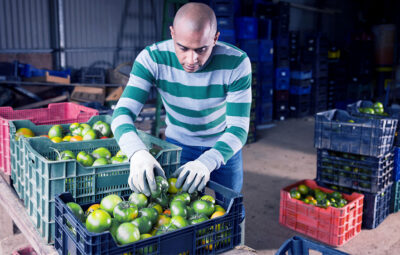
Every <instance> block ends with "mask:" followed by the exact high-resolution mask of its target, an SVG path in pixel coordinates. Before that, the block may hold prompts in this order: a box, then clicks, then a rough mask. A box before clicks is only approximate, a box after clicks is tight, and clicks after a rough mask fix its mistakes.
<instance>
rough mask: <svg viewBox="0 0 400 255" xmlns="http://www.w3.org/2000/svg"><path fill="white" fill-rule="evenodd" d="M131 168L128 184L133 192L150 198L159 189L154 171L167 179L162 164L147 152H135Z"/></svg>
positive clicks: (131, 160)
mask: <svg viewBox="0 0 400 255" xmlns="http://www.w3.org/2000/svg"><path fill="white" fill-rule="evenodd" d="M130 162H131V167H130V173H129V179H128V184H129V187H130V188H131V190H133V191H134V192H136V193H143V194H145V195H146V196H148V197H149V196H150V195H151V193H150V191H152V192H155V191H156V189H157V185H156V180H155V177H154V171H155V172H156V175H161V176H162V177H163V178H166V177H165V173H164V170H163V169H162V168H161V165H160V163H158V161H157V160H156V159H155V158H154V157H153V156H152V155H151V154H150V153H149V152H148V151H147V150H139V151H137V152H135V153H134V154H133V155H132V157H131V159H130Z"/></svg>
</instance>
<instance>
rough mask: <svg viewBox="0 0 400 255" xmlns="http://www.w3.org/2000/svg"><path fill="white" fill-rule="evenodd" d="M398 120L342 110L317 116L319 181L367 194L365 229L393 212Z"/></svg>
mask: <svg viewBox="0 0 400 255" xmlns="http://www.w3.org/2000/svg"><path fill="white" fill-rule="evenodd" d="M397 122H398V120H397V119H393V118H365V117H363V116H355V115H351V114H350V113H348V112H347V111H344V110H338V109H334V110H329V111H325V112H320V113H317V114H316V116H315V140H314V145H315V147H316V148H317V149H318V150H317V151H318V152H317V153H318V157H317V181H318V182H319V183H321V184H322V185H327V186H329V187H330V188H334V189H338V190H339V191H342V192H346V191H348V192H350V191H357V192H360V193H362V194H364V207H363V220H362V225H363V227H364V228H368V229H372V228H376V227H377V226H378V225H379V224H380V223H381V222H382V221H383V220H384V219H385V218H386V217H387V216H388V214H389V209H390V198H391V191H392V183H393V176H392V175H393V169H394V162H393V160H394V157H393V156H394V155H393V141H394V137H395V132H396V128H397Z"/></svg>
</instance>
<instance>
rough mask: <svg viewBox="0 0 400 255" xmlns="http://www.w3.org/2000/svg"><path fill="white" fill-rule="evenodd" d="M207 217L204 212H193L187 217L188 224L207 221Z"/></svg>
mask: <svg viewBox="0 0 400 255" xmlns="http://www.w3.org/2000/svg"><path fill="white" fill-rule="evenodd" d="M207 220H208V217H207V216H206V215H204V214H194V215H192V216H191V217H189V224H190V225H194V224H198V223H201V222H204V221H207Z"/></svg>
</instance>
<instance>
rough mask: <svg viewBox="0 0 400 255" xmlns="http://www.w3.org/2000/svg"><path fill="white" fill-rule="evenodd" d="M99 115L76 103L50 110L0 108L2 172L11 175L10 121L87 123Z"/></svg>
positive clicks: (53, 105)
mask: <svg viewBox="0 0 400 255" xmlns="http://www.w3.org/2000/svg"><path fill="white" fill-rule="evenodd" d="M94 115H99V112H98V111H97V110H95V109H92V108H89V107H86V106H82V105H79V104H75V103H57V104H49V106H48V108H40V109H27V110H14V109H13V108H12V107H0V171H2V172H4V173H5V174H6V175H11V167H10V129H9V125H8V121H9V120H30V121H32V122H33V123H34V124H37V125H45V124H48V125H49V124H65V123H73V122H86V121H88V120H89V118H90V117H92V116H94Z"/></svg>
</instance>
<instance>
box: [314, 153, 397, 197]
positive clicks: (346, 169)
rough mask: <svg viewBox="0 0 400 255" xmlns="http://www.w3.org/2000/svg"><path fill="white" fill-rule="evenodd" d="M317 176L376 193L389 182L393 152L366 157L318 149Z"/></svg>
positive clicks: (348, 186)
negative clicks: (382, 155)
mask: <svg viewBox="0 0 400 255" xmlns="http://www.w3.org/2000/svg"><path fill="white" fill-rule="evenodd" d="M317 155H318V156H317V180H318V181H320V182H323V183H327V184H332V185H338V186H341V187H346V188H350V189H353V190H356V191H363V192H370V193H376V192H380V191H382V190H383V189H385V188H386V187H388V186H389V185H390V184H392V183H393V177H392V174H393V166H394V158H393V152H389V153H387V154H386V155H385V156H384V157H368V156H360V155H355V154H348V153H342V152H336V151H329V150H321V149H319V150H318V153H317Z"/></svg>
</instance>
